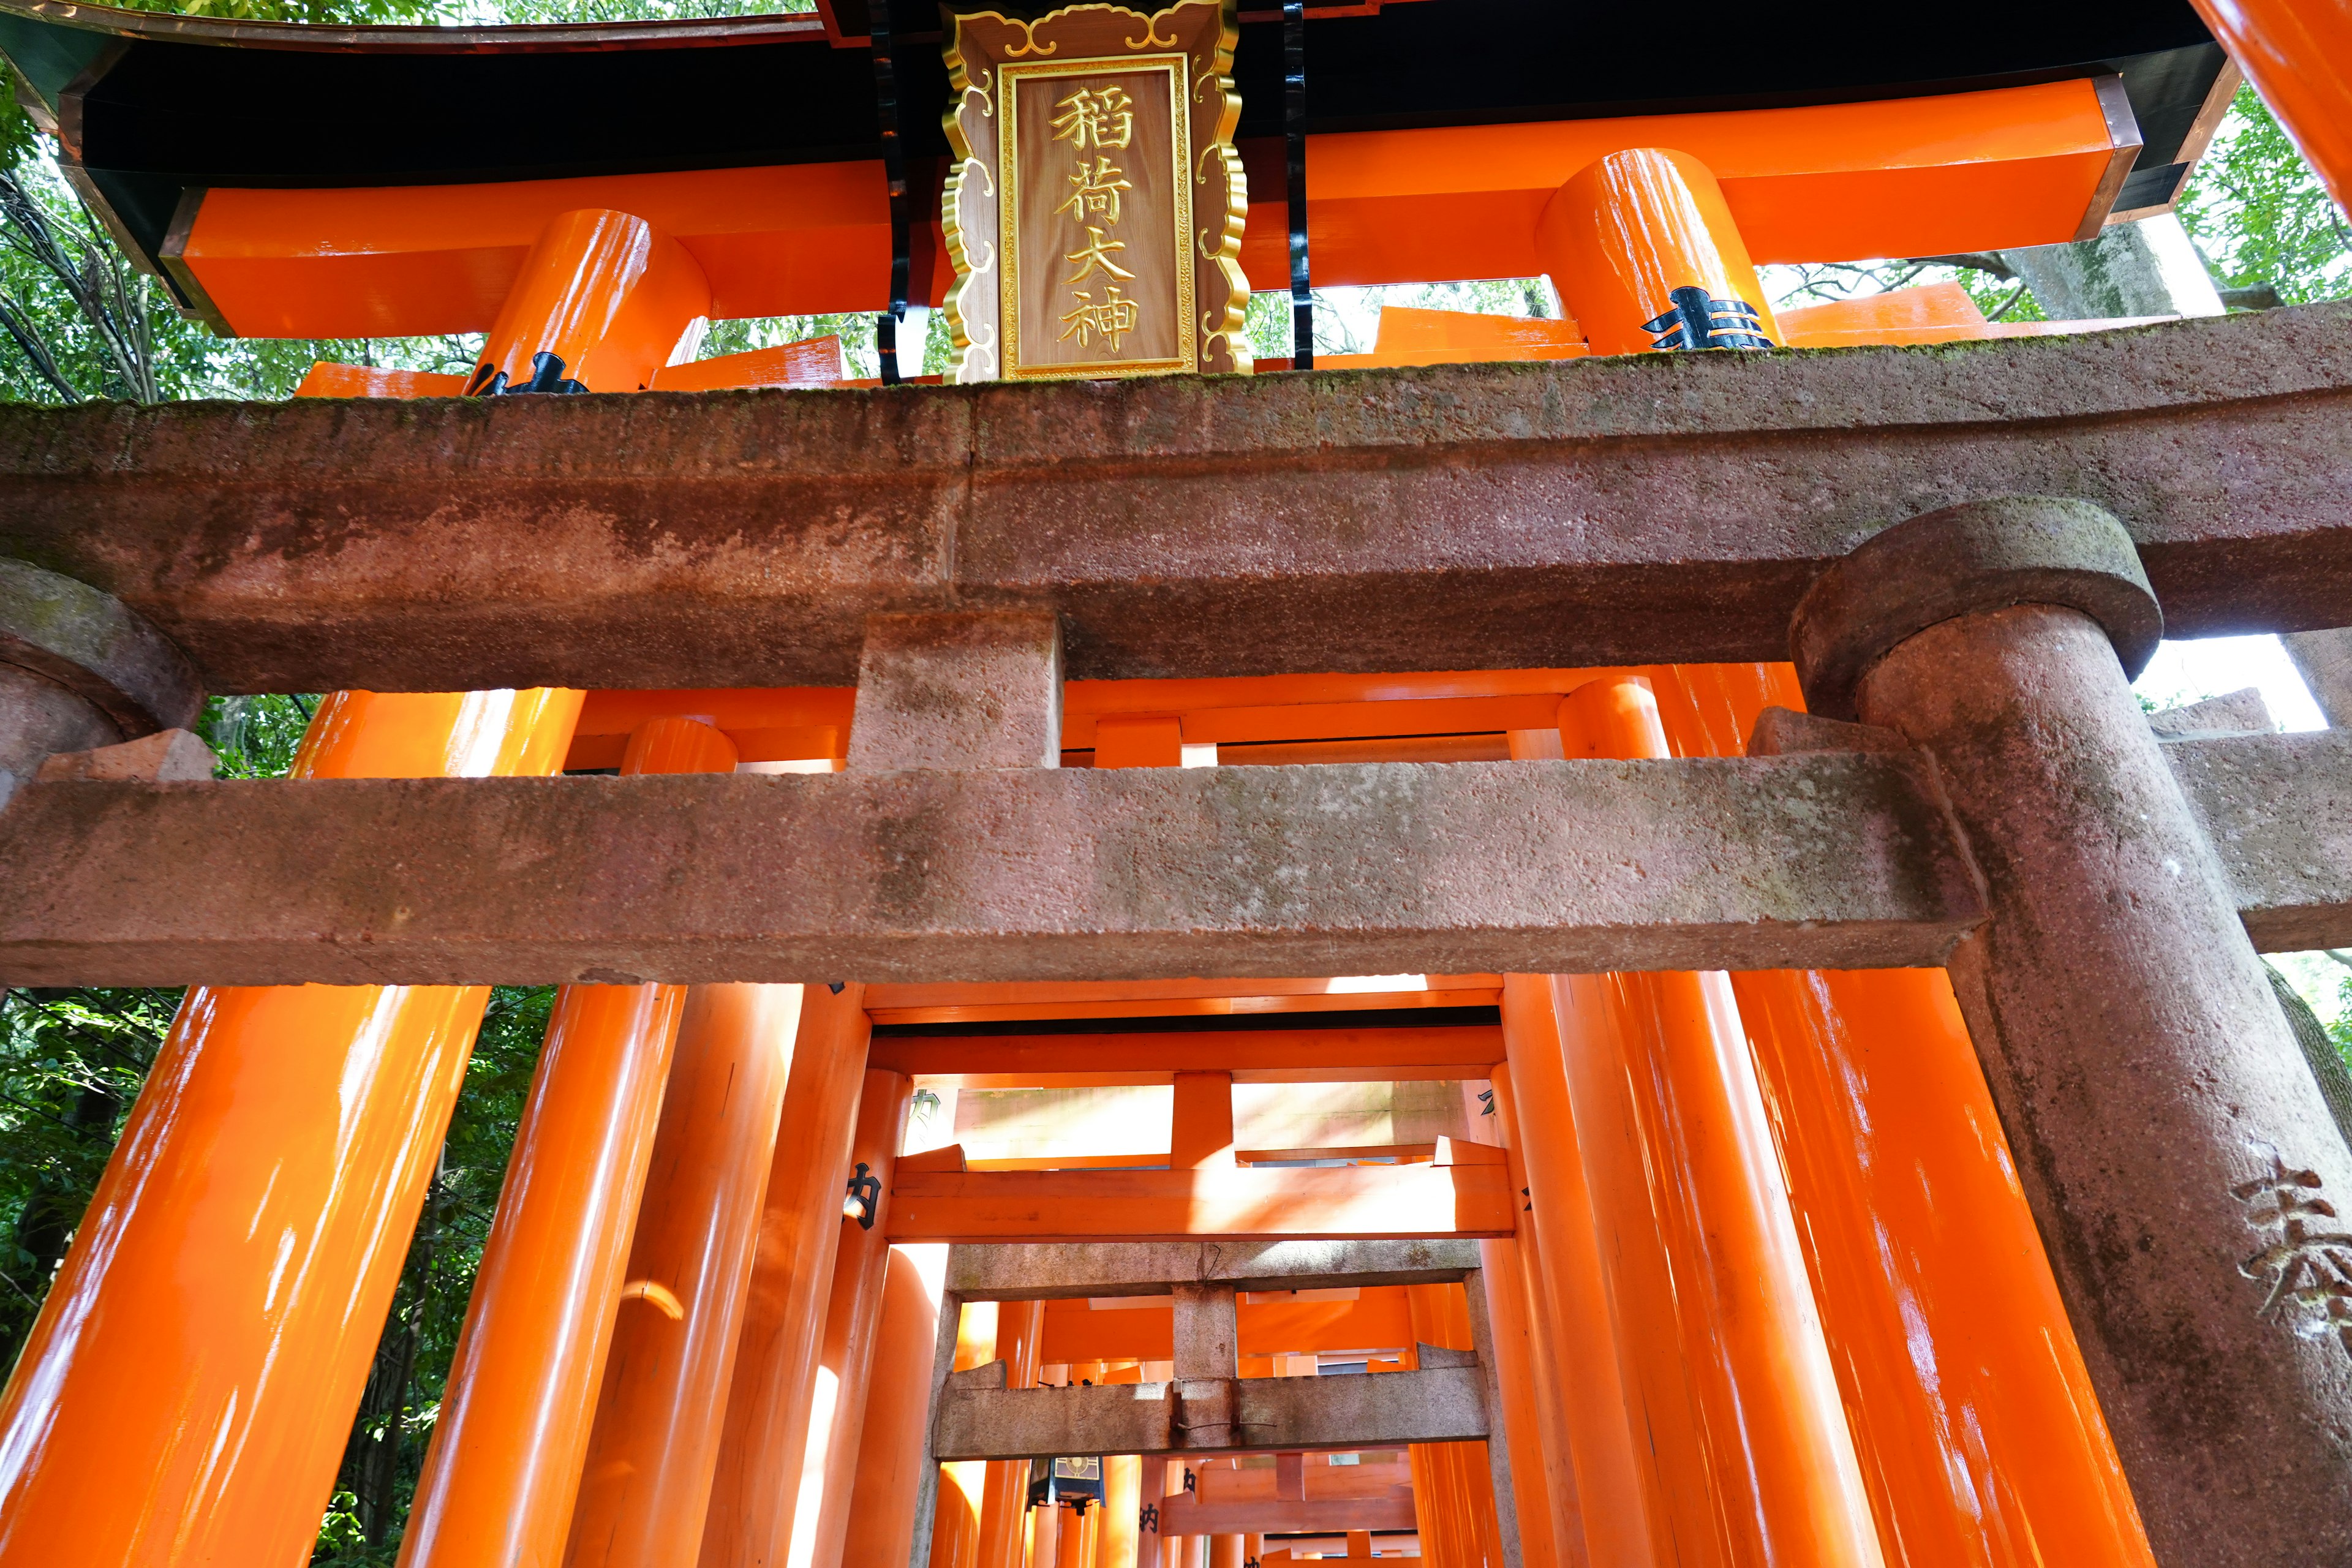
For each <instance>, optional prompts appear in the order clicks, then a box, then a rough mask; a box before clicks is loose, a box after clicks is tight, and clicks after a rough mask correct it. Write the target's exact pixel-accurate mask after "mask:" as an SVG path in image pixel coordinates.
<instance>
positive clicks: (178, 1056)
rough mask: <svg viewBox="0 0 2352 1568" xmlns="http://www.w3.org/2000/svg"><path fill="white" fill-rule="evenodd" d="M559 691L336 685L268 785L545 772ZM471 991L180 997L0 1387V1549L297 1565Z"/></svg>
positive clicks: (478, 1006)
mask: <svg viewBox="0 0 2352 1568" xmlns="http://www.w3.org/2000/svg"><path fill="white" fill-rule="evenodd" d="M580 702H581V694H580V693H579V692H576V691H563V690H554V689H534V690H526V691H483V692H472V693H461V692H420V693H400V694H383V693H375V692H365V691H346V692H338V693H336V694H335V695H333V696H332V697H330V698H329V699H328V700H327V701H326V702H325V703H324V704H323V705H322V706H321V707H320V710H319V712H318V714H317V715H316V716H315V717H314V718H313V719H312V721H311V723H310V729H309V731H308V732H307V733H306V735H305V737H304V740H303V743H302V747H301V750H300V752H299V755H298V757H297V759H296V762H295V764H294V768H293V776H294V777H297V778H312V779H328V778H386V777H446V776H470V777H481V776H487V775H489V774H493V773H496V774H502V775H515V774H546V773H554V772H556V771H557V770H559V769H560V768H561V767H562V759H563V755H564V752H566V751H567V750H568V749H569V748H570V746H571V742H572V726H573V724H574V723H575V722H576V721H578V719H579V716H580ZM487 998H488V987H486V986H462V987H458V986H436V987H426V986H398V985H394V986H376V985H300V986H271V987H253V986H230V987H220V986H205V985H199V986H196V987H194V989H192V990H191V991H190V992H189V993H188V994H187V996H186V998H185V999H184V1001H183V1002H182V1004H181V1006H180V1011H179V1015H178V1016H177V1017H176V1018H175V1019H174V1020H173V1026H172V1032H171V1035H170V1037H168V1038H167V1039H166V1040H165V1041H164V1044H163V1049H162V1050H161V1051H160V1052H159V1053H158V1055H157V1057H156V1060H155V1064H154V1067H153V1068H152V1070H151V1071H150V1072H149V1074H148V1077H147V1082H146V1085H145V1087H144V1088H143V1089H142V1090H141V1092H140V1095H139V1099H138V1101H137V1103H136V1104H135V1105H133V1106H132V1108H131V1117H130V1121H128V1123H127V1124H126V1125H125V1126H124V1128H123V1133H122V1138H121V1142H119V1143H118V1144H117V1145H116V1148H115V1152H114V1155H113V1158H112V1159H111V1160H110V1161H109V1162H108V1163H107V1168H106V1173H105V1174H104V1176H103V1177H102V1178H101V1179H100V1182H99V1185H98V1191H97V1193H96V1194H94V1195H93V1196H92V1198H91V1200H90V1205H89V1210H88V1212H87V1213H86V1214H85V1215H84V1216H83V1218H82V1221H81V1224H80V1225H79V1227H78V1228H77V1230H76V1232H75V1236H74V1240H73V1245H72V1246H71V1247H69V1248H68V1251H67V1254H66V1258H65V1261H64V1263H63V1265H62V1266H61V1268H59V1270H58V1276H57V1279H56V1280H55V1282H54V1283H53V1284H52V1286H51V1288H50V1290H49V1293H48V1296H47V1300H45V1301H44V1302H43V1304H42V1308H41V1312H40V1315H39V1316H38V1318H37V1320H36V1321H35V1323H34V1326H33V1331H32V1332H31V1334H30V1335H29V1336H28V1337H27V1339H26V1345H25V1349H24V1352H23V1353H22V1354H21V1355H20V1356H19V1357H18V1358H17V1362H16V1369H15V1372H14V1373H13V1375H12V1376H11V1377H10V1379H9V1382H8V1385H7V1390H6V1392H5V1394H0V1563H5V1564H6V1565H7V1568H31V1565H34V1564H38V1565H39V1568H163V1565H165V1564H179V1563H300V1562H303V1561H306V1560H307V1558H308V1556H309V1554H310V1546H311V1543H312V1542H314V1541H315V1540H316V1539H317V1536H318V1531H319V1519H320V1515H321V1514H322V1513H324V1512H325V1510H326V1504H327V1499H328V1495H329V1493H330V1492H331V1490H332V1489H333V1486H334V1477H335V1470H336V1468H337V1466H338V1465H339V1464H340V1463H341V1458H342V1450H343V1445H344V1443H345V1441H346V1440H347V1439H348V1437H349V1436H350V1433H351V1423H352V1413H353V1412H354V1411H355V1410H356V1409H357V1408H358V1405H359V1400H360V1394H361V1390H362V1385H363V1384H365V1383H366V1380H367V1375H368V1369H369V1366H370V1364H371V1363H372V1362H373V1358H374V1353H375V1342H376V1338H377V1335H378V1332H379V1331H380V1330H381V1329H382V1327H383V1321H384V1317H385V1314H386V1313H387V1312H388V1311H389V1310H391V1305H392V1297H393V1291H394V1287H395V1286H396V1285H397V1283H398V1281H399V1276H400V1268H401V1265H402V1261H403V1259H404V1257H405V1256H406V1253H407V1250H408V1242H409V1236H410V1233H411V1232H412V1231H413V1230H414V1229H415V1224H416V1216H417V1213H418V1211H419V1209H420V1208H421V1207H422V1205H423V1203H424V1199H425V1184H426V1183H427V1182H428V1181H429V1180H430V1179H431V1176H432V1173H433V1165H434V1160H435V1157H436V1154H437V1153H438V1152H439V1150H440V1146H441V1139H442V1135H443V1133H444V1131H446V1127H447V1125H448V1120H449V1111H450V1108H451V1107H452V1106H453V1105H454V1104H455V1103H456V1100H457V1089H458V1086H459V1085H460V1083H461V1082H462V1081H463V1079H464V1077H465V1071H466V1061H467V1055H468V1053H469V1052H470V1051H471V1050H472V1048H473V1042H474V1034H475V1031H476V1029H477V1028H478V1026H480V1023H481V1016H482V1006H483V1004H484V1002H485V1001H486V1000H487ZM126 1477H135V1478H137V1481H138V1484H137V1487H136V1489H135V1492H126V1490H125V1488H124V1480H125V1478H126ZM134 1497H135V1501H134Z"/></svg>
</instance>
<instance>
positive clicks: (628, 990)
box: [400, 719, 735, 1568]
mask: <svg viewBox="0 0 2352 1568" xmlns="http://www.w3.org/2000/svg"><path fill="white" fill-rule="evenodd" d="M734 765H735V745H734V742H731V741H730V740H728V739H727V737H726V736H725V735H723V734H721V733H720V732H719V731H717V730H714V729H712V728H711V727H710V726H709V725H707V724H698V723H696V722H694V721H691V720H686V719H656V720H653V721H649V722H647V723H646V724H645V725H642V726H641V727H639V729H638V730H637V731H636V732H635V734H634V735H632V736H630V738H629V746H628V751H627V753H626V755H625V758H624V759H623V761H622V763H621V771H622V772H623V773H724V772H727V771H729V770H730V769H732V768H733V767H734ZM685 1001H686V988H685V987H684V986H682V985H567V986H565V987H564V988H563V991H562V994H560V995H559V996H558V997H557V998H556V1004H555V1015H554V1016H553V1018H552V1019H551V1020H550V1022H549V1024H548V1030H547V1045H546V1047H545V1048H544V1049H543V1051H542V1052H541V1056H540V1061H539V1070H538V1072H537V1073H536V1074H535V1075H534V1077H533V1079H532V1080H531V1092H530V1102H529V1104H527V1105H526V1106H525V1107H524V1109H523V1115H522V1122H521V1125H520V1128H518V1129H517V1131H516V1134H515V1145H514V1152H513V1155H512V1156H511V1158H510V1159H509V1162H508V1164H507V1177H506V1182H505V1184H504V1185H503V1186H502V1187H501V1188H500V1189H499V1207H498V1216H497V1218H496V1220H495V1221H494V1222H493V1224H492V1226H491V1229H490V1236H489V1240H488V1243H487V1244H486V1245H485V1246H484V1247H483V1249H482V1267H481V1272H480V1273H479V1274H478V1276H476V1278H475V1280H474V1294H473V1299H472V1300H471V1301H469V1302H468V1303H467V1308H466V1326H465V1330H464V1331H463V1333H462V1334H461V1335H460V1336H459V1338H458V1341H457V1357H456V1359H455V1361H454V1362H453V1363H451V1365H450V1369H449V1383H448V1392H447V1394H446V1395H445V1396H444V1398H443V1400H442V1404H441V1417H440V1420H439V1421H438V1422H437V1423H436V1425H435V1426H434V1429H433V1442H432V1446H431V1447H429V1448H428V1449H427V1450H426V1452H425V1471H424V1474H423V1475H422V1476H421V1477H420V1478H419V1479H418V1480H417V1486H416V1500H415V1503H414V1504H413V1505H412V1507H411V1509H410V1511H409V1517H408V1530H407V1533H406V1534H405V1535H404V1536H403V1537H402V1539H401V1548H400V1561H401V1562H402V1563H404V1564H417V1565H419V1568H427V1565H429V1568H464V1565H467V1564H475V1563H479V1564H482V1565H483V1568H491V1565H498V1568H504V1565H505V1564H509V1563H529V1562H553V1561H555V1560H557V1559H558V1558H560V1557H561V1556H562V1551H563V1546H562V1542H563V1541H564V1540H565V1538H566V1536H567V1534H568V1532H569V1530H570V1526H571V1521H572V1502H573V1500H574V1499H575V1498H576V1497H577V1495H578V1492H579V1487H580V1476H581V1466H582V1463H583V1459H584V1458H585V1457H586V1454H587V1450H588V1438H589V1434H590V1431H591V1429H592V1425H593V1420H594V1417H595V1409H596V1392H597V1389H598V1387H599V1385H600V1384H602V1383H603V1381H604V1359H605V1354H606V1352H607V1351H608V1350H609V1348H610V1347H611V1344H612V1334H613V1321H614V1314H615V1311H616V1310H617V1309H618V1307H619V1305H620V1292H621V1286H622V1284H623V1283H624V1279H625V1268H626V1265H627V1263H628V1258H629V1250H630V1237H631V1236H632V1234H633V1233H634V1231H635V1226H636V1215H637V1201H638V1198H639V1196H640V1194H642V1193H643V1192H644V1190H645V1181H646V1169H647V1167H648V1165H649V1163H650V1162H651V1159H652V1153H653V1140H654V1132H655V1130H656V1127H657V1126H658V1125H659V1121H660V1116H661V1104H662V1090H663V1088H664V1086H665V1085H666V1083H667V1080H668V1076H669V1059H670V1050H671V1047H672V1046H673V1044H674V1043H675V1042H676V1040H677V1023H678V1014H679V1011H680V1009H681V1008H682V1007H683V1006H684V1005H685Z"/></svg>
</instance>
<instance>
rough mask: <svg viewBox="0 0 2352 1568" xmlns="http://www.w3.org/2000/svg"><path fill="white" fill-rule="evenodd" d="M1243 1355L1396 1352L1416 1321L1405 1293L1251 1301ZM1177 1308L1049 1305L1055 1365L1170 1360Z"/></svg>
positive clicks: (1245, 1308) (1048, 1356)
mask: <svg viewBox="0 0 2352 1568" xmlns="http://www.w3.org/2000/svg"><path fill="white" fill-rule="evenodd" d="M1237 1310H1238V1311H1239V1313H1240V1315H1241V1354H1243V1355H1244V1356H1272V1355H1312V1354H1314V1353H1316V1352H1321V1351H1354V1350H1367V1349H1393V1348H1397V1347H1401V1346H1403V1345H1408V1344H1411V1343H1412V1313H1411V1312H1410V1311H1409V1310H1407V1309H1406V1305H1405V1300H1404V1294H1403V1291H1402V1289H1392V1290H1382V1289H1367V1290H1365V1291H1364V1293H1363V1294H1362V1295H1361V1296H1360V1297H1359V1298H1358V1299H1357V1300H1352V1301H1244V1302H1242V1303H1241V1305H1240V1307H1239V1308H1238V1309H1237ZM1175 1335H1176V1319H1175V1312H1174V1310H1173V1309H1172V1308H1171V1307H1164V1306H1163V1307H1134V1306H1128V1307H1118V1308H1115V1309H1104V1310H1098V1309H1096V1308H1093V1307H1090V1306H1088V1305H1087V1303H1086V1302H1085V1301H1083V1300H1078V1301H1048V1302H1046V1303H1045V1349H1044V1350H1043V1351H1042V1352H1039V1354H1040V1357H1041V1359H1043V1360H1044V1361H1045V1362H1046V1363H1057V1362H1070V1363H1077V1362H1088V1361H1168V1360H1170V1359H1171V1358H1172V1357H1173V1356H1174V1355H1175V1353H1176V1352H1175V1349H1174V1346H1175Z"/></svg>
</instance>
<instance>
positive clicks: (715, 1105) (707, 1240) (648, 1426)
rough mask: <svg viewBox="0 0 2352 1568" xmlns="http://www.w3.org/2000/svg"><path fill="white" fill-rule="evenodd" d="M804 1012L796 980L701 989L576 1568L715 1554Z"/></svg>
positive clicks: (671, 1093) (578, 1533)
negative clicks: (722, 1468) (729, 1403)
mask: <svg viewBox="0 0 2352 1568" xmlns="http://www.w3.org/2000/svg"><path fill="white" fill-rule="evenodd" d="M800 1011H801V987H799V986H797V985H697V986H695V987H693V988H692V989H691V990H689V991H688V993H687V999H686V1009H685V1012H684V1014H683V1016H682V1019H681V1022H680V1023H679V1026H678V1037H677V1053H676V1056H675V1058H674V1059H673V1061H672V1064H671V1067H670V1075H669V1087H668V1089H667V1092H666V1094H665V1095H664V1097H663V1100H662V1114H661V1124H660V1128H659V1131H656V1134H655V1137H654V1152H653V1163H652V1169H651V1172H650V1173H649V1174H648V1176H647V1178H646V1193H645V1197H644V1199H643V1201H642V1202H641V1203H640V1204H639V1205H638V1209H637V1224H636V1235H635V1240H634V1241H633V1242H632V1243H631V1244H630V1249H629V1266H628V1275H627V1278H628V1284H627V1285H626V1287H625V1289H624V1290H623V1293H622V1294H623V1299H622V1302H621V1309H620V1315H619V1319H618V1321H617V1322H616V1323H615V1325H614V1334H613V1348H612V1352H611V1354H610V1356H609V1358H608V1359H607V1360H606V1362H605V1364H604V1388H603V1391H602V1392H601V1393H600V1394H598V1396H597V1402H596V1424H595V1428H594V1433H593V1436H592V1437H591V1439H590V1442H589V1449H588V1458H587V1463H586V1465H585V1467H584V1468H583V1471H582V1478H581V1488H580V1500H579V1501H578V1503H577V1504H576V1505H575V1506H574V1507H573V1509H572V1530H571V1545H570V1547H569V1549H568V1551H567V1552H566V1555H565V1561H566V1563H569V1564H570V1565H571V1568H635V1565H637V1564H641V1563H684V1562H687V1561H688V1560H690V1559H691V1558H692V1557H693V1556H694V1554H695V1552H697V1551H698V1548H699V1546H700V1544H701V1541H702V1521H703V1514H704V1510H706V1509H707V1508H708V1506H709V1500H710V1481H711V1476H712V1474H713V1472H714V1470H715V1468H716V1467H717V1465H718V1462H719V1430H720V1422H721V1420H722V1418H723V1416H724V1414H725V1408H726V1405H725V1401H726V1395H727V1384H728V1379H729V1377H730V1374H731V1373H732V1372H733V1370H734V1364H735V1349H736V1342H737V1339H738V1336H739V1335H740V1331H741V1329H742V1321H743V1309H744V1302H745V1299H746V1293H747V1291H748V1289H749V1286H750V1282H751V1257H752V1250H753V1247H754V1246H755V1244H756V1243H757V1241H758V1237H759V1224H760V1210H761V1204H762V1202H763V1200H764V1198H765V1196H766V1194H767V1189H768V1168H769V1163H770V1162H771V1160H772V1157H773V1154H774V1146H775V1139H776V1118H777V1114H778V1110H779V1107H780V1106H781V1105H782V1101H783V1095H784V1083H785V1079H786V1076H787V1075H788V1074H789V1072H790V1071H791V1068H792V1058H793V1035H794V1033H795V1031H796V1030H797V1029H798V1027H799V1024H800Z"/></svg>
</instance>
